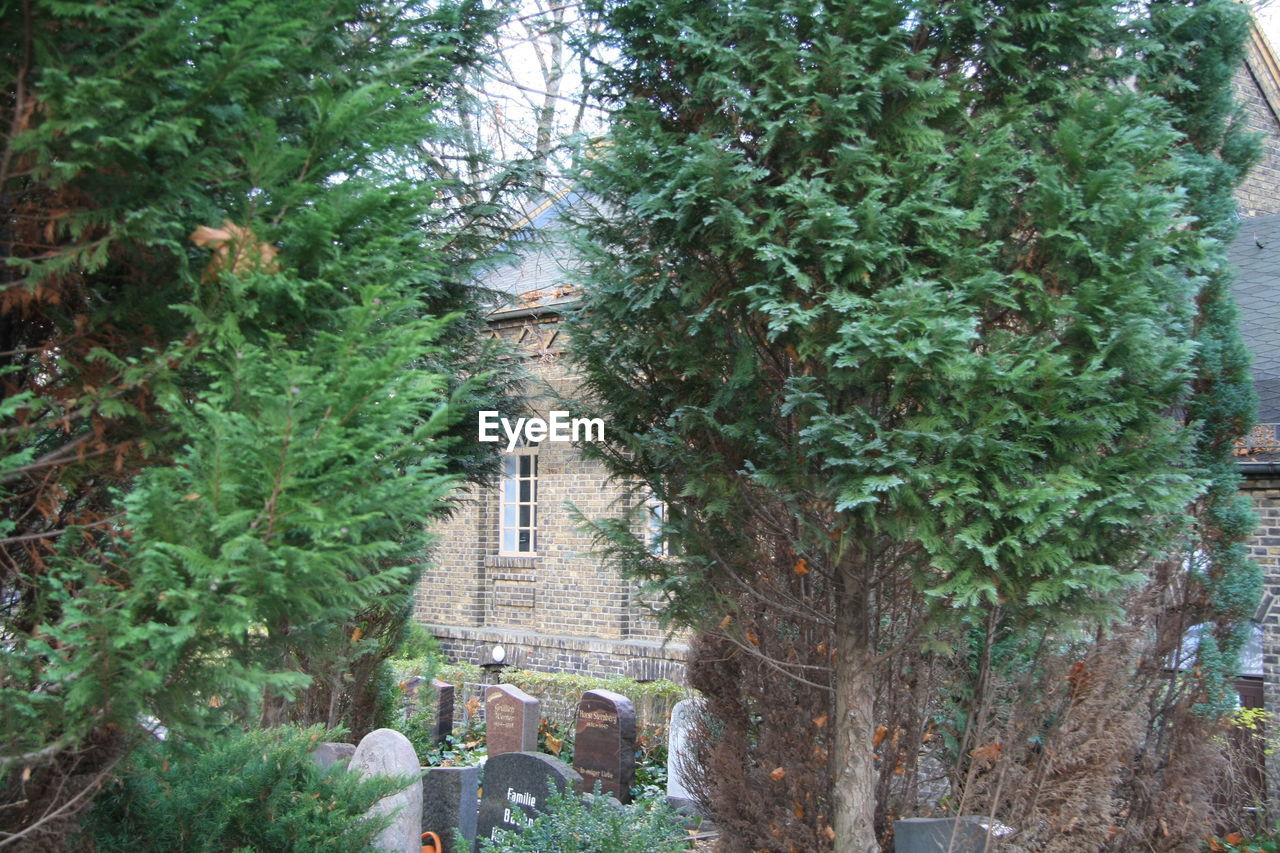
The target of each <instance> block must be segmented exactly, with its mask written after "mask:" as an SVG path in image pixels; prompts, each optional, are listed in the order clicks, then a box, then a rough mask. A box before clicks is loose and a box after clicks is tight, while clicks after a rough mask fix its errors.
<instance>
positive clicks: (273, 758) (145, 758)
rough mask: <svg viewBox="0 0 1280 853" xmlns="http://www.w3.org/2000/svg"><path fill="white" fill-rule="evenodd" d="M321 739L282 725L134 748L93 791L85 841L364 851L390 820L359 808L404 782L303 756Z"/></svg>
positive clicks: (201, 848)
mask: <svg viewBox="0 0 1280 853" xmlns="http://www.w3.org/2000/svg"><path fill="white" fill-rule="evenodd" d="M327 737H328V735H326V734H325V732H324V730H323V729H322V728H321V727H318V726H313V727H312V728H309V729H295V728H288V727H286V728H279V729H273V730H270V731H267V730H255V731H250V732H247V733H242V732H227V733H223V734H220V735H218V736H216V737H214V738H211V739H209V740H207V741H204V742H201V743H195V744H187V745H179V744H177V743H175V742H173V741H167V742H164V743H152V744H146V745H143V746H142V747H140V748H139V749H138V750H137V751H136V752H135V753H134V754H133V755H132V756H130V758H129V759H128V761H127V762H126V764H125V765H124V768H123V770H122V773H121V776H120V778H119V779H117V780H115V781H113V782H112V783H110V784H109V785H108V786H107V788H106V789H105V790H104V791H103V792H102V793H101V794H100V795H99V796H98V798H97V801H96V803H95V806H94V810H93V811H92V812H91V813H90V815H89V819H88V821H87V822H86V827H85V836H86V840H88V841H90V842H91V843H92V844H93V849H95V850H99V851H103V853H107V851H120V853H125V851H134V853H148V851H156V853H161V851H165V853H168V851H173V850H184V851H191V853H206V851H207V852H208V853H213V851H231V850H241V849H251V850H272V851H280V853H286V851H296V853H303V851H328V853H342V852H343V851H349V853H357V851H358V852H359V853H364V851H368V850H372V849H373V841H374V839H375V838H376V836H377V834H378V832H379V831H381V829H382V828H383V827H384V826H386V825H387V824H388V823H390V817H389V816H379V817H375V818H366V817H365V813H366V812H367V811H368V809H369V807H370V806H372V805H373V804H374V803H375V802H377V801H378V800H379V799H381V798H382V797H384V796H386V795H387V794H390V793H392V792H394V791H396V790H399V788H400V787H402V785H403V784H405V780H390V779H380V778H368V779H362V778H360V777H359V776H358V775H357V774H352V773H348V772H346V771H345V770H343V769H341V768H338V767H334V768H330V769H328V770H322V769H321V768H320V766H319V765H318V764H316V763H315V762H314V761H312V760H311V757H310V753H311V751H312V750H314V749H315V747H316V746H317V745H318V744H319V743H320V742H321V741H323V740H325V739H326V738H327ZM408 781H412V780H408Z"/></svg>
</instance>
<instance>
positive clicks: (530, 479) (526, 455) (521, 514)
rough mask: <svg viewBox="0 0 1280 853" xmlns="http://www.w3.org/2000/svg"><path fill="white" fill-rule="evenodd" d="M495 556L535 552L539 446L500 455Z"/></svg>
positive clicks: (536, 541) (536, 550) (536, 548)
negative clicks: (500, 467) (500, 468)
mask: <svg viewBox="0 0 1280 853" xmlns="http://www.w3.org/2000/svg"><path fill="white" fill-rule="evenodd" d="M499 489H500V491H499V497H500V500H499V510H498V522H499V523H498V553H499V554H517V555H526V554H536V553H537V552H538V446H537V445H536V444H535V445H532V446H527V447H521V448H519V449H517V450H516V451H515V452H513V453H506V454H503V456H502V481H501V483H500V485H499Z"/></svg>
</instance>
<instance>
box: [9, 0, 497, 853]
mask: <svg viewBox="0 0 1280 853" xmlns="http://www.w3.org/2000/svg"><path fill="white" fill-rule="evenodd" d="M494 23H495V13H494V12H492V11H490V10H487V9H485V8H484V7H483V6H482V5H480V4H478V3H475V2H471V0H459V2H451V0H443V2H439V3H414V2H396V0H389V2H374V3H364V2H355V0H339V2H337V3H332V4H327V5H325V6H323V7H317V8H311V7H307V8H305V9H304V8H302V7H300V6H298V4H296V3H287V2H263V3H256V2H255V3H249V2H239V0H237V2H208V0H182V2H176V3H168V4H154V3H148V2H140V0H138V1H137V2H135V0H114V1H113V2H108V3H88V2H83V3H82V2H49V3H43V2H33V3H24V4H18V5H16V6H15V5H12V4H10V5H6V6H4V7H3V8H2V9H0V44H3V47H4V55H5V56H6V58H7V59H9V60H11V61H9V62H6V63H4V64H3V66H2V67H0V78H2V79H3V83H4V86H5V91H6V96H5V98H4V99H3V100H4V103H5V104H6V105H8V106H6V108H5V109H6V118H5V121H4V122H3V125H4V127H5V129H6V134H7V135H6V137H5V148H4V152H3V157H0V196H3V197H4V198H5V200H6V221H5V234H6V247H7V250H6V264H5V266H4V270H5V273H4V274H5V281H4V286H3V299H0V359H2V360H3V361H2V363H0V377H2V380H3V382H4V389H3V396H4V397H5V398H6V401H7V402H6V404H5V405H4V407H3V409H0V416H2V417H3V418H4V421H3V429H0V460H3V464H4V465H5V466H6V467H5V470H4V472H3V477H0V489H2V490H3V491H4V495H5V499H6V506H7V507H9V508H10V509H11V511H10V512H8V513H6V521H5V522H4V524H3V529H0V534H3V535H4V536H5V537H6V538H4V539H2V540H0V548H2V549H3V551H4V556H5V564H6V566H8V567H9V568H8V569H7V570H6V571H5V572H4V574H3V577H2V578H0V598H2V599H3V601H4V608H3V610H2V611H0V620H2V622H0V636H3V638H4V643H5V649H6V653H5V655H4V656H3V660H0V691H3V692H2V693H0V702H3V704H4V706H5V708H6V713H5V714H4V715H3V719H2V720H0V755H3V756H4V758H3V765H0V776H2V777H3V779H2V781H3V784H4V785H5V788H4V793H3V795H0V805H2V806H3V807H4V808H5V809H11V810H10V811H7V812H6V814H7V815H9V816H10V818H11V820H10V821H8V822H9V823H10V825H12V826H18V827H27V826H28V825H27V821H28V819H30V821H31V822H32V825H33V826H35V825H38V824H40V823H41V822H47V821H45V818H44V817H43V815H46V814H58V815H61V816H62V818H65V819H67V820H73V819H74V817H75V810H74V809H70V810H67V811H62V810H61V806H62V805H63V804H64V803H65V801H66V800H67V799H70V798H73V797H75V796H76V794H77V793H78V790H77V789H76V787H75V786H74V785H68V784H66V780H65V776H66V774H68V773H70V772H72V770H71V767H72V765H74V767H75V769H74V772H75V773H76V774H77V778H81V779H83V780H86V782H87V781H90V780H92V779H93V778H94V772H91V771H92V770H93V769H94V768H98V769H104V768H109V767H110V763H111V761H112V760H113V758H114V757H115V753H116V752H117V751H118V750H119V749H121V748H123V745H124V744H127V742H128V741H129V740H130V739H132V738H135V737H136V736H137V734H136V730H137V720H138V718H139V716H140V715H142V714H148V715H153V716H157V717H159V718H161V719H162V720H163V721H164V722H165V724H166V725H169V726H176V725H185V726H192V727H196V726H205V725H208V726H217V725H219V721H218V720H217V719H216V717H219V716H224V715H226V714H227V713H228V712H234V713H236V714H238V715H239V716H240V719H241V720H243V719H245V718H247V717H252V716H257V715H258V714H261V718H262V719H263V720H264V721H265V722H267V723H278V722H282V721H285V720H289V719H295V720H307V721H321V722H324V723H327V724H329V725H331V726H333V725H337V724H338V723H340V722H346V723H347V724H348V725H350V727H351V729H352V731H353V733H354V734H356V735H359V734H360V733H361V732H362V731H364V730H367V729H368V728H371V727H372V726H373V725H374V724H375V722H376V719H377V717H378V715H379V713H380V711H379V701H380V700H379V693H380V691H381V692H382V693H384V694H385V690H383V687H384V686H385V685H384V684H383V685H381V686H380V680H381V681H385V679H384V678H382V676H381V675H380V673H381V672H382V670H383V667H382V663H381V662H382V661H383V660H384V659H385V658H386V657H387V656H389V655H390V654H391V652H392V651H393V649H394V647H395V646H396V645H398V643H399V642H400V635H401V629H402V628H403V625H404V623H405V621H406V620H407V618H408V613H409V609H410V607H411V600H410V594H411V590H412V588H413V586H414V583H415V581H416V578H417V573H418V572H419V571H420V570H421V567H420V566H419V565H418V561H419V560H420V558H421V554H422V551H423V548H424V546H425V544H426V536H425V534H424V533H423V528H424V524H425V523H427V522H429V521H430V520H431V519H433V518H439V517H441V516H442V515H444V514H445V513H446V512H447V511H448V503H447V496H448V494H449V493H450V490H451V489H452V488H453V487H454V486H455V485H456V484H457V483H458V482H459V481H460V480H461V479H462V478H463V477H467V476H472V477H474V476H476V475H477V472H478V471H479V470H480V469H481V468H482V467H483V466H484V464H485V459H486V454H487V451H482V450H481V449H479V446H478V445H477V444H476V443H475V442H474V436H471V435H469V433H470V430H469V429H468V428H467V426H464V425H463V421H464V420H465V418H464V416H465V414H466V413H467V412H468V411H470V410H474V409H475V408H491V407H493V399H494V397H495V396H496V395H497V394H498V393H499V392H500V390H501V387H502V384H503V382H505V379H503V378H501V377H500V376H498V375H496V374H494V373H493V368H494V367H495V366H496V361H495V353H494V352H493V351H492V350H490V349H489V348H487V347H486V346H484V345H483V344H480V343H478V342H477V341H478V339H477V337H476V335H475V334H474V332H475V329H476V328H477V326H478V324H479V323H480V322H482V311H481V310H480V306H479V304H478V302H477V299H478V295H477V294H476V293H474V292H473V291H472V290H471V289H469V288H468V287H466V286H465V284H464V282H465V276H466V274H467V270H468V267H469V264H470V261H471V254H472V253H473V252H475V251H477V250H483V249H484V247H485V245H486V244H487V243H486V241H487V240H489V239H490V238H491V237H492V233H491V231H490V230H489V223H492V222H493V220H494V219H495V218H496V216H495V214H494V211H493V210H492V208H491V207H478V206H477V204H478V203H477V201H476V198H475V197H474V196H471V200H470V201H467V198H468V192H469V190H473V189H475V188H474V187H471V188H468V187H466V186H463V185H462V184H461V183H458V184H454V185H450V186H447V187H446V186H445V185H444V184H443V183H442V180H441V179H440V176H441V173H440V172H439V170H437V169H435V168H433V161H432V160H431V159H430V158H428V157H427V156H426V155H425V154H424V153H423V151H422V148H421V143H422V141H423V140H424V139H433V140H447V139H448V138H449V137H450V134H451V131H450V130H449V128H448V127H446V126H445V125H444V124H442V122H447V121H448V113H447V112H446V111H445V110H444V109H442V106H443V105H444V104H445V103H447V102H449V101H450V99H451V98H452V97H453V94H454V92H455V90H456V88H457V86H458V83H459V81H460V79H461V78H462V77H463V76H464V75H465V74H466V73H467V72H468V71H469V69H472V68H474V67H475V65H476V64H477V63H478V62H479V61H481V53H482V51H481V48H480V46H479V45H480V43H481V42H482V41H483V39H484V37H485V35H486V33H487V32H488V31H489V30H490V28H491V27H492V25H493V24H494ZM461 223H470V224H469V225H468V226H467V228H466V229H465V230H459V228H458V227H457V226H459V225H460V224H461ZM8 401H12V402H8ZM158 463H159V464H158ZM90 742H91V743H93V744H94V748H93V749H92V750H90V752H89V753H85V752H84V751H83V749H82V747H83V745H84V744H85V743H90ZM63 762H66V764H65V766H63ZM20 769H21V771H22V775H21V776H20V775H19V770H20ZM28 776H29V778H28ZM19 803H20V804H21V805H20V806H19V805H15V804H19ZM28 828H29V827H28ZM37 828H38V827H37ZM51 843H52V844H54V845H55V846H56V842H51Z"/></svg>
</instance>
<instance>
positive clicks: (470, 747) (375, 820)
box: [85, 655, 1276, 853]
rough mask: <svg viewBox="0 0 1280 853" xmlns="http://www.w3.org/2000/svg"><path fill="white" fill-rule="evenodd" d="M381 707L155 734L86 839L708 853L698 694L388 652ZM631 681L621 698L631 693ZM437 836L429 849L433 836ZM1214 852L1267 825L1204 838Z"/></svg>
mask: <svg viewBox="0 0 1280 853" xmlns="http://www.w3.org/2000/svg"><path fill="white" fill-rule="evenodd" d="M390 674H393V675H394V678H392V679H389V680H388V683H387V688H388V689H387V697H386V698H387V703H386V707H387V709H388V713H387V715H386V716H385V717H384V718H383V719H382V720H381V721H380V722H381V723H383V724H384V725H383V727H381V728H378V729H376V730H374V731H372V732H370V733H369V734H368V735H366V736H365V737H364V738H362V739H360V741H359V743H358V744H356V743H344V742H341V741H342V740H348V739H347V738H344V737H343V735H344V732H342V731H341V730H339V731H338V732H336V733H335V732H333V731H325V730H324V729H323V727H319V726H316V727H311V728H309V729H302V728H295V727H284V728H281V729H276V730H252V731H249V732H247V733H246V732H234V733H230V734H228V735H227V736H225V737H224V738H222V739H220V740H219V741H216V742H215V745H209V744H205V745H203V746H201V747H199V748H196V749H188V748H187V745H185V744H181V743H174V742H171V741H169V740H157V741H156V742H155V743H154V744H150V745H148V746H146V747H144V748H143V749H141V750H139V751H138V753H136V754H135V755H134V756H133V757H132V758H131V759H130V761H129V764H128V766H127V768H126V770H125V772H124V773H123V774H122V776H123V779H122V781H121V782H120V783H119V784H116V785H113V786H110V787H108V789H107V790H106V791H105V792H104V793H103V794H102V795H101V796H99V798H98V802H97V805H96V807H95V809H94V811H93V812H92V813H91V816H90V820H89V821H88V823H87V838H86V844H85V848H86V849H91V850H94V851H98V853H111V851H126V850H127V851H128V852H129V853H149V852H150V851H155V853H160V851H173V850H181V851H210V853H212V851H237V853H238V851H243V850H256V851H264V853H267V852H268V851H270V853H276V851H280V853H283V851H299V853H301V851H334V853H338V851H342V852H343V853H345V851H352V853H355V851H370V850H377V851H393V853H401V851H404V853H420V851H423V852H424V853H425V851H428V850H430V851H432V853H464V851H465V853H522V851H525V852H526V853H676V851H687V850H693V851H704V853H705V852H706V851H712V850H716V849H717V847H716V844H717V840H718V839H717V833H716V829H715V826H714V823H713V821H712V820H710V819H708V818H705V817H702V816H700V815H699V813H698V812H699V807H698V805H697V804H696V802H695V801H696V800H697V794H696V793H695V791H696V790H697V788H698V787H699V785H698V780H697V779H696V778H691V777H690V775H689V774H688V773H682V772H681V770H682V769H686V770H687V769H688V768H691V767H693V766H694V765H695V764H696V759H695V758H694V755H695V750H694V749H693V748H692V747H691V746H690V739H691V737H692V732H693V731H694V729H695V719H696V717H697V714H698V708H699V707H700V704H701V702H702V700H701V699H699V698H697V697H694V696H693V694H692V692H691V691H689V690H688V689H687V688H683V687H680V686H679V685H676V684H674V683H671V682H663V681H655V682H643V683H642V682H634V681H628V680H626V679H621V678H612V679H592V678H589V677H584V676H578V675H566V674H548V673H541V672H534V671H522V670H517V669H508V670H506V671H503V672H493V671H490V672H483V671H482V670H481V669H480V668H479V667H475V666H470V665H449V666H441V665H440V663H439V661H438V660H436V659H435V658H434V657H433V656H431V655H428V656H425V657H418V658H412V659H399V660H396V661H395V664H394V667H393V668H392V669H391V673H390ZM628 694H630V695H628ZM935 805H941V808H937V809H935V810H934V814H935V815H941V817H935V818H919V817H917V818H912V819H910V820H905V821H899V822H898V824H897V832H896V834H895V840H894V846H892V847H890V848H887V849H892V850H897V851H899V853H920V851H934V850H939V851H941V850H950V851H952V853H970V851H972V853H977V852H978V851H983V850H997V849H999V850H1005V849H1009V850H1015V851H1018V850H1021V848H1018V847H1017V846H1016V845H1014V846H1001V844H1000V841H999V839H998V838H995V837H992V838H991V839H990V840H991V841H992V842H994V843H991V844H990V846H987V845H988V828H989V827H990V823H989V822H988V821H985V820H984V819H982V818H981V817H975V816H970V817H964V818H956V817H955V816H954V811H949V810H948V808H947V806H946V804H945V802H943V803H940V804H935ZM437 841H438V845H439V846H437ZM1202 849H1203V850H1207V851H1210V853H1246V851H1247V853H1254V851H1257V853H1270V851H1274V850H1275V849H1276V845H1275V841H1274V839H1272V838H1269V837H1261V836H1255V837H1252V838H1245V837H1244V836H1243V835H1241V834H1239V833H1227V832H1222V833H1220V835H1219V836H1213V835H1211V834H1206V836H1205V839H1204V846H1203V848H1202Z"/></svg>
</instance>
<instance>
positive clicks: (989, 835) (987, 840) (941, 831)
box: [893, 816, 1013, 853]
mask: <svg viewBox="0 0 1280 853" xmlns="http://www.w3.org/2000/svg"><path fill="white" fill-rule="evenodd" d="M1012 831H1013V830H1012V828H1010V827H1007V826H1004V825H1003V824H998V823H997V824H992V822H991V821H990V820H989V819H988V818H985V817H974V816H964V817H940V818H930V817H910V818H906V819H905V820H895V821H894V822H893V849H894V851H895V853H986V851H988V850H992V851H994V850H996V849H997V844H996V841H995V839H996V838H999V837H1000V836H1003V835H1007V834H1008V833H1010V832H1012Z"/></svg>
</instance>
